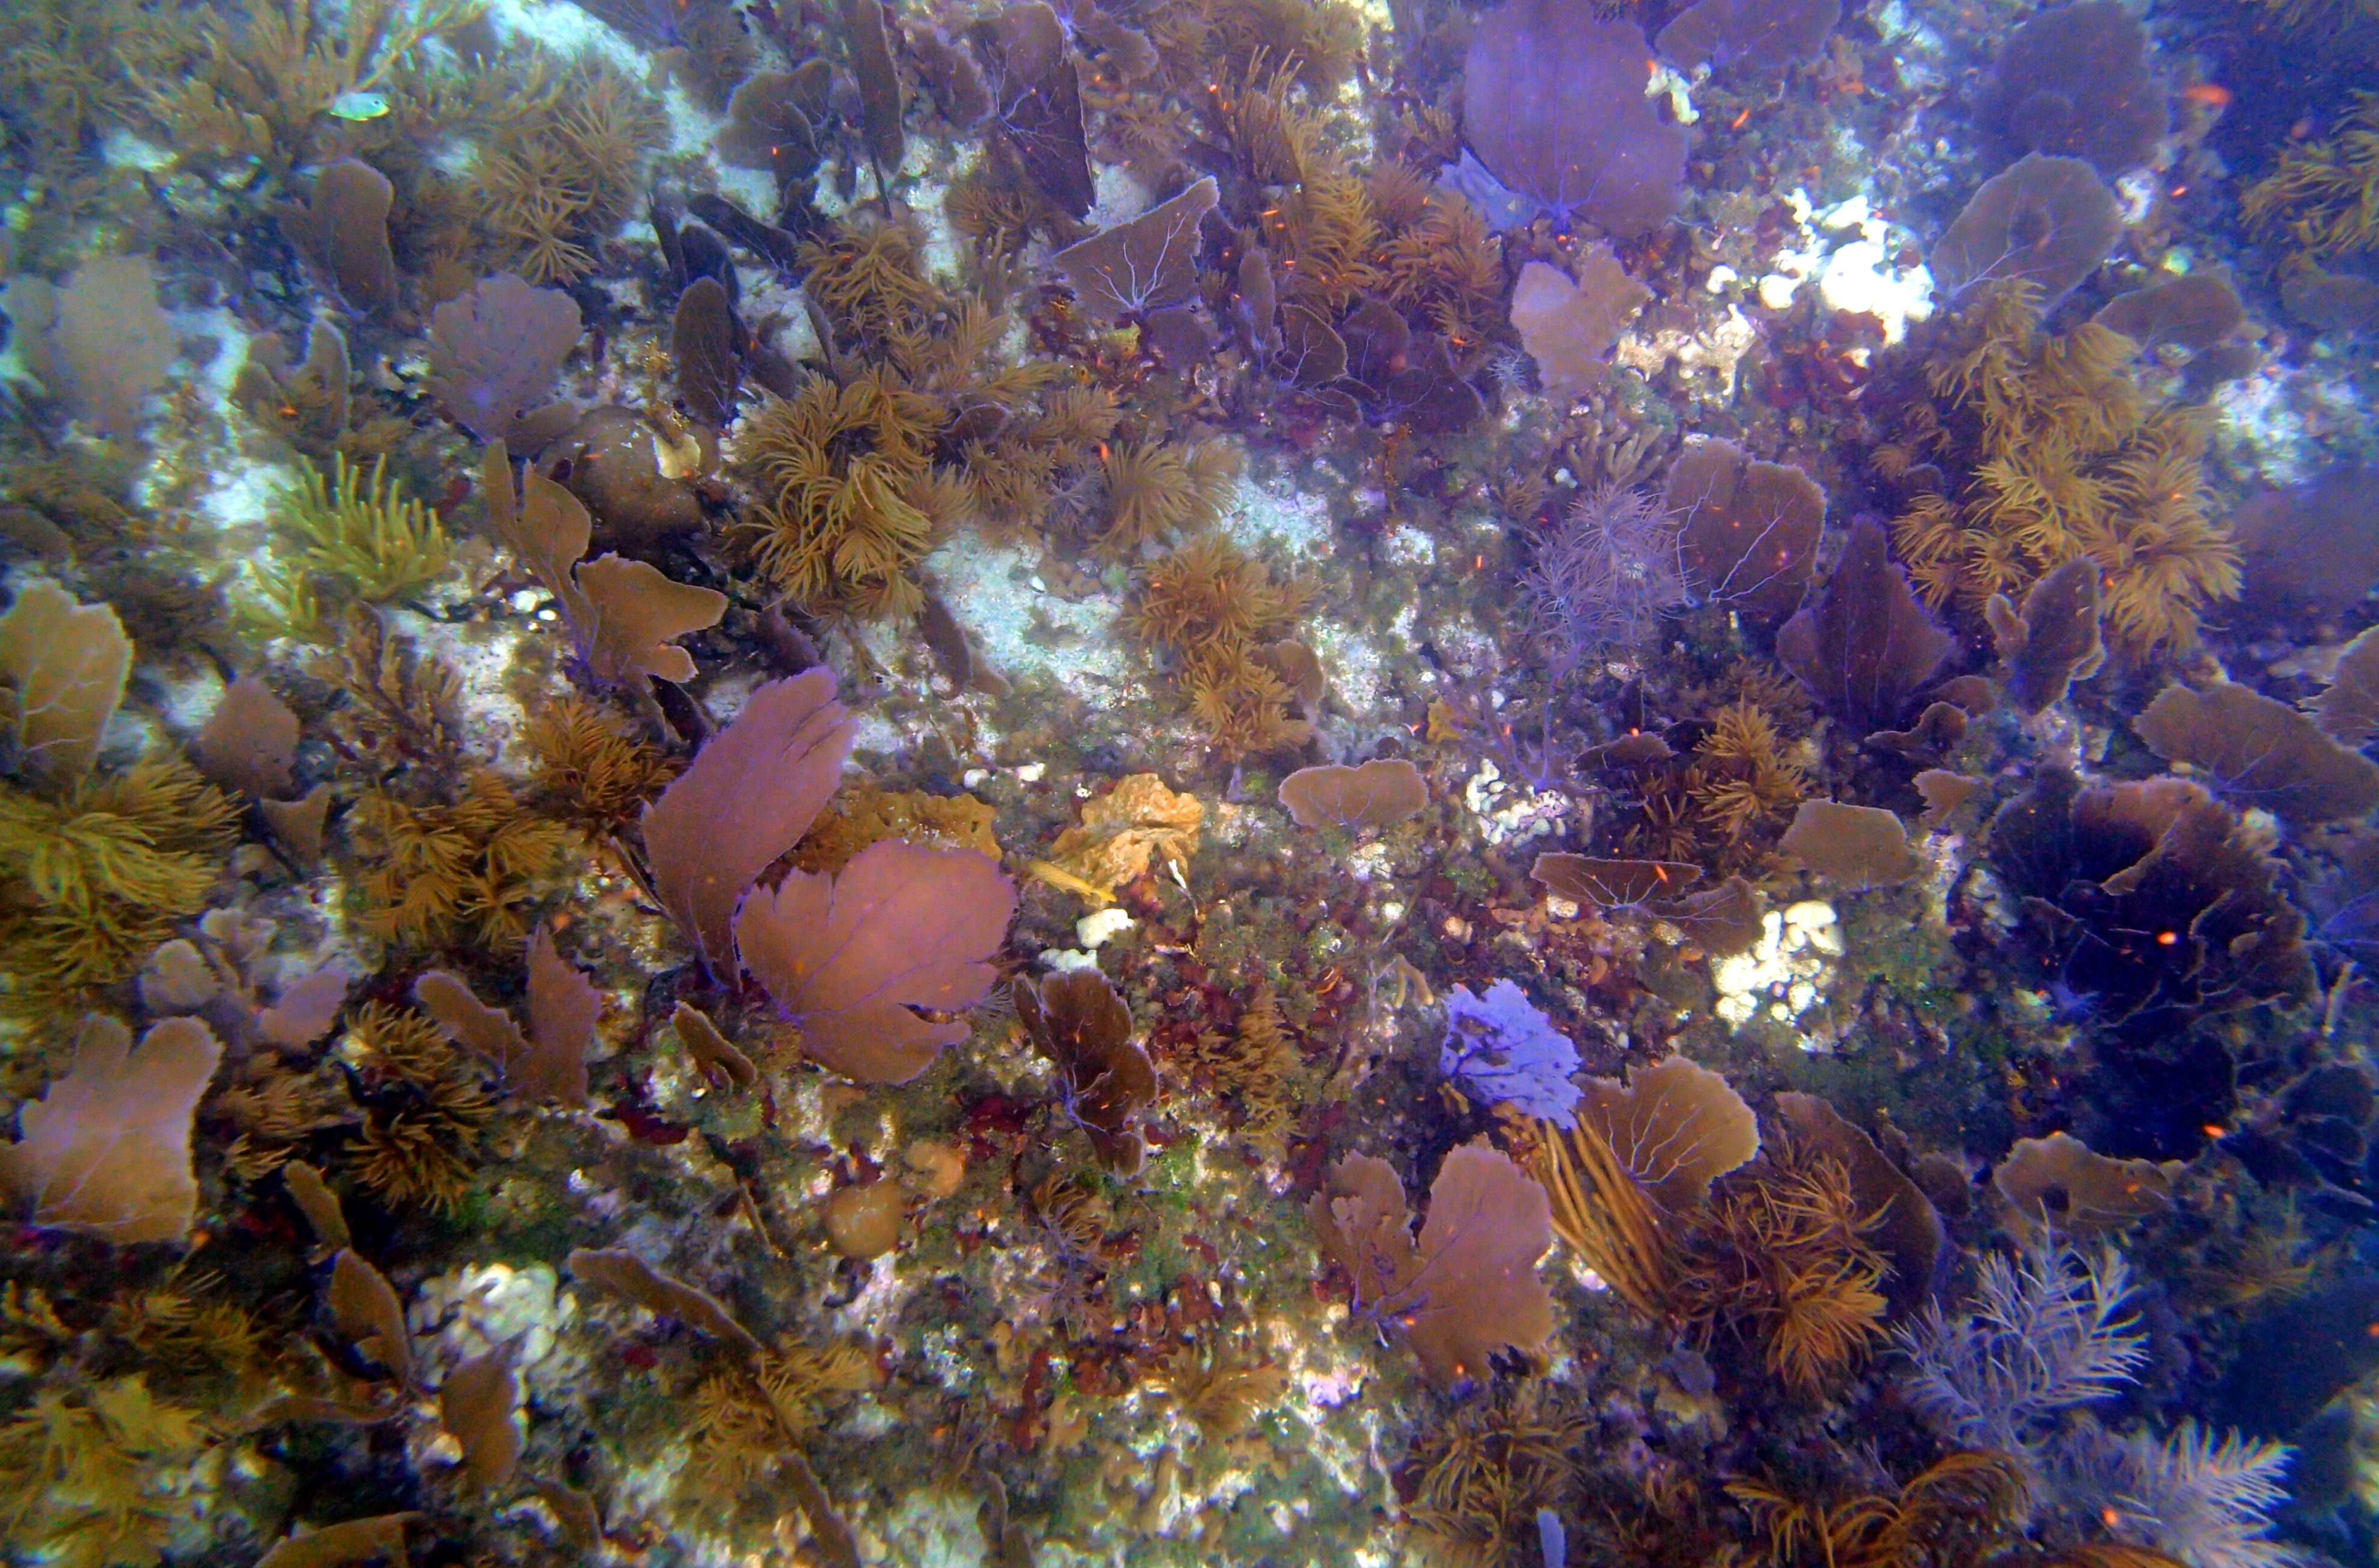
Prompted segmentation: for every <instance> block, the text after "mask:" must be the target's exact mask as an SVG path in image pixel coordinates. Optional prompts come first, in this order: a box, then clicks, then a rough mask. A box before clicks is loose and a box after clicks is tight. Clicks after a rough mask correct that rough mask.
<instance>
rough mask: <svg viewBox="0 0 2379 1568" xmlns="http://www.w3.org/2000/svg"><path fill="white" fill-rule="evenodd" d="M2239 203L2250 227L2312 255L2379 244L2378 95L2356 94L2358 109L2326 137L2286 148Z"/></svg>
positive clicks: (2341, 252)
mask: <svg viewBox="0 0 2379 1568" xmlns="http://www.w3.org/2000/svg"><path fill="white" fill-rule="evenodd" d="M2239 205H2240V211H2241V212H2242V213H2243V214H2244V215H2245V217H2246V219H2247V222H2248V223H2249V224H2250V225H2252V227H2254V228H2256V229H2259V230H2262V231H2264V232H2265V233H2268V234H2284V235H2288V237H2289V238H2290V239H2292V240H2294V241H2296V243H2297V244H2298V245H2300V246H2301V247H2303V248H2304V250H2305V251H2306V253H2307V254H2309V255H2313V256H2318V257H2330V256H2346V255H2351V254H2353V253H2354V252H2357V251H2363V250H2369V249H2371V248H2372V247H2374V246H2379V93H2372V92H2359V93H2357V94H2355V97H2354V112H2353V113H2352V114H2351V115H2349V116H2348V118H2347V121H2346V123H2345V125H2343V126H2342V127H2339V129H2338V132H2337V135H2336V136H2334V137H2332V138H2331V139H2328V140H2327V141H2314V142H2304V143H2295V144H2291V145H2290V146H2288V148H2287V149H2285V150H2284V151H2282V152H2281V154H2280V160H2279V163H2277V164H2276V166H2275V167H2274V168H2273V170H2272V172H2271V173H2270V174H2268V175H2264V177H2263V178H2262V179H2260V180H2258V181H2256V182H2255V183H2254V184H2253V185H2252V186H2250V187H2247V192H2246V194H2245V196H2244V197H2242V198H2241V199H2240V204H2239Z"/></svg>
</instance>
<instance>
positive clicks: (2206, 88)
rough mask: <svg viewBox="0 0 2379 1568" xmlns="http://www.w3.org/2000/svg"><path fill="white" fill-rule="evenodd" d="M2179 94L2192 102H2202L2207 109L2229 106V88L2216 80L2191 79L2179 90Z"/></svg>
mask: <svg viewBox="0 0 2379 1568" xmlns="http://www.w3.org/2000/svg"><path fill="white" fill-rule="evenodd" d="M2180 95H2181V96H2182V97H2183V98H2186V99H2188V100H2189V101H2190V102H2191V103H2203V104H2204V105H2205V107H2207V108H2208V109H2227V108H2228V107H2229V106H2230V90H2229V89H2228V88H2227V87H2224V86H2222V85H2221V84H2219V83H2218V82H2210V81H2193V82H2191V83H2190V84H2189V85H2188V86H2187V87H2184V88H2182V89H2181V90H2180Z"/></svg>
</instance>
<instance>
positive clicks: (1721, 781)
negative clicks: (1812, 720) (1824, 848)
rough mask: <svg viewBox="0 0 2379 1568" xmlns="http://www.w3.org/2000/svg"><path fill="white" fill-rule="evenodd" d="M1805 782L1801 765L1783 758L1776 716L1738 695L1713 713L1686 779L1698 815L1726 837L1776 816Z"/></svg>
mask: <svg viewBox="0 0 2379 1568" xmlns="http://www.w3.org/2000/svg"><path fill="white" fill-rule="evenodd" d="M1808 787H1809V780H1808V776H1807V775H1806V774H1805V773H1804V772H1803V771H1802V770H1801V766H1800V765H1799V764H1798V763H1795V762H1793V761H1790V760H1789V759H1787V758H1786V757H1785V755H1784V753H1783V742H1782V741H1781V739H1780V738H1779V737H1778V735H1777V733H1776V722H1775V720H1774V719H1772V718H1769V715H1768V712H1767V710H1766V709H1764V708H1762V707H1760V706H1758V705H1757V704H1755V703H1753V702H1751V701H1749V700H1747V699H1741V698H1738V699H1737V700H1736V701H1734V702H1733V703H1730V704H1728V705H1727V706H1724V707H1722V708H1721V709H1719V710H1718V712H1717V713H1716V714H1715V715H1713V716H1712V723H1711V726H1710V731H1709V734H1707V735H1705V736H1703V737H1702V741H1701V744H1700V745H1698V746H1697V747H1696V748H1695V762H1694V766H1692V767H1691V768H1690V769H1688V770H1687V772H1686V778H1685V790H1686V793H1688V794H1689V795H1691V796H1692V797H1693V799H1694V802H1695V803H1696V804H1697V806H1698V807H1699V808H1700V809H1701V814H1702V817H1703V819H1704V820H1705V821H1707V822H1708V823H1709V825H1710V826H1712V827H1714V828H1716V829H1718V830H1719V831H1720V832H1722V833H1724V834H1725V835H1726V837H1727V838H1729V839H1740V838H1743V837H1744V836H1745V834H1746V833H1748V832H1750V831H1751V829H1752V828H1754V827H1755V826H1759V825H1760V824H1762V823H1767V822H1772V821H1775V820H1778V819H1780V818H1781V817H1782V816H1783V814H1785V813H1786V812H1787V811H1789V810H1791V809H1792V808H1793V806H1794V805H1796V804H1797V803H1799V802H1800V801H1801V799H1802V797H1803V796H1805V794H1806V793H1807V792H1808Z"/></svg>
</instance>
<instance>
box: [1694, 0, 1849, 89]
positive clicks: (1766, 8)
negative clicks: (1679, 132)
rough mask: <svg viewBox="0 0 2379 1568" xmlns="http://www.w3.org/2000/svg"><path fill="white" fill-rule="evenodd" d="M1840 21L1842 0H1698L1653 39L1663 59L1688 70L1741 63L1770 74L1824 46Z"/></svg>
mask: <svg viewBox="0 0 2379 1568" xmlns="http://www.w3.org/2000/svg"><path fill="white" fill-rule="evenodd" d="M1841 20H1842V0H1698V3H1697V4H1696V5H1692V6H1687V7H1685V9H1684V10H1682V11H1680V12H1678V13H1677V15H1676V17H1675V18H1673V19H1672V20H1671V21H1670V23H1669V25H1668V26H1666V27H1664V28H1662V29H1661V30H1660V37H1659V38H1658V39H1657V40H1655V42H1656V43H1657V44H1658V46H1659V48H1660V54H1661V56H1662V57H1663V58H1664V59H1668V60H1672V61H1674V62H1675V63H1676V64H1678V65H1680V66H1685V67H1686V68H1687V69H1691V68H1692V67H1694V66H1703V65H1707V66H1709V67H1710V69H1712V70H1714V71H1723V70H1727V69H1730V68H1731V67H1733V66H1736V65H1741V66H1744V67H1745V74H1746V75H1758V76H1764V77H1768V78H1776V77H1781V76H1782V75H1783V74H1784V68H1785V67H1786V66H1790V65H1791V64H1792V63H1793V61H1795V60H1805V59H1807V58H1809V57H1810V56H1811V55H1813V54H1817V51H1818V50H1819V49H1821V48H1823V47H1824V46H1825V42H1826V35H1827V34H1828V33H1830V32H1831V31H1833V30H1834V24H1835V23H1837V22H1839V21H1841Z"/></svg>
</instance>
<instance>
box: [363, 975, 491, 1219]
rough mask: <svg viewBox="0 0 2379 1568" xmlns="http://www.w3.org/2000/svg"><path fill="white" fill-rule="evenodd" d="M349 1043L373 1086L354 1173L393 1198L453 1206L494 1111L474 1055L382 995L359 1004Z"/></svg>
mask: <svg viewBox="0 0 2379 1568" xmlns="http://www.w3.org/2000/svg"><path fill="white" fill-rule="evenodd" d="M346 1045H347V1049H348V1050H349V1051H350V1052H351V1053H352V1055H354V1056H355V1058H356V1066H357V1068H358V1070H359V1071H360V1072H361V1073H362V1075H363V1078H364V1080H365V1082H366V1083H367V1084H368V1085H369V1086H370V1088H371V1090H372V1092H371V1093H370V1094H369V1095H368V1096H367V1097H366V1099H365V1101H364V1120H363V1127H362V1128H360V1129H359V1130H358V1131H357V1132H356V1137H355V1140H354V1141H353V1142H352V1143H351V1144H350V1145H349V1150H348V1152H349V1155H350V1157H351V1158H352V1159H353V1160H354V1161H355V1164H356V1176H357V1177H358V1178H359V1179H360V1180H361V1181H362V1182H363V1184H364V1185H365V1186H366V1187H368V1188H371V1189H372V1190H373V1191H374V1192H377V1193H379V1194H380V1196H381V1197H383V1198H385V1199H387V1200H390V1201H391V1202H395V1203H405V1204H425V1205H427V1206H429V1207H430V1208H433V1209H452V1208H453V1206H454V1205H455V1204H456V1203H459V1202H460V1201H462V1198H463V1195H464V1193H465V1192H467V1191H468V1190H469V1189H470V1184H471V1171H472V1167H473V1166H474V1165H475V1164H477V1143H478V1138H479V1133H480V1131H481V1129H482V1128H485V1127H486V1126H487V1124H488V1123H489V1121H490V1120H492V1119H493V1118H494V1116H495V1107H494V1106H493V1105H491V1104H489V1101H488V1096H487V1092H486V1091H485V1090H484V1089H482V1088H481V1087H480V1084H479V1078H478V1073H477V1069H476V1068H475V1067H473V1066H472V1065H471V1061H470V1059H469V1058H468V1057H466V1056H465V1055H464V1053H463V1052H461V1051H459V1050H457V1049H456V1048H455V1046H454V1043H453V1042H452V1041H450V1040H448V1039H447V1038H446V1036H445V1034H444V1032H443V1031H441V1030H440V1029H439V1028H438V1026H437V1025H436V1024H434V1023H432V1022H431V1021H430V1020H429V1019H427V1018H424V1017H423V1016H422V1015H421V1014H419V1013H416V1012H410V1011H405V1010H400V1009H398V1008H395V1007H388V1006H386V1005H384V1004H382V1003H379V1002H367V1003H365V1004H364V1006H363V1007H360V1008H358V1009H357V1010H356V1016H355V1018H354V1019H353V1021H352V1022H351V1023H350V1024H349V1026H348V1030H347V1042H346Z"/></svg>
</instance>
